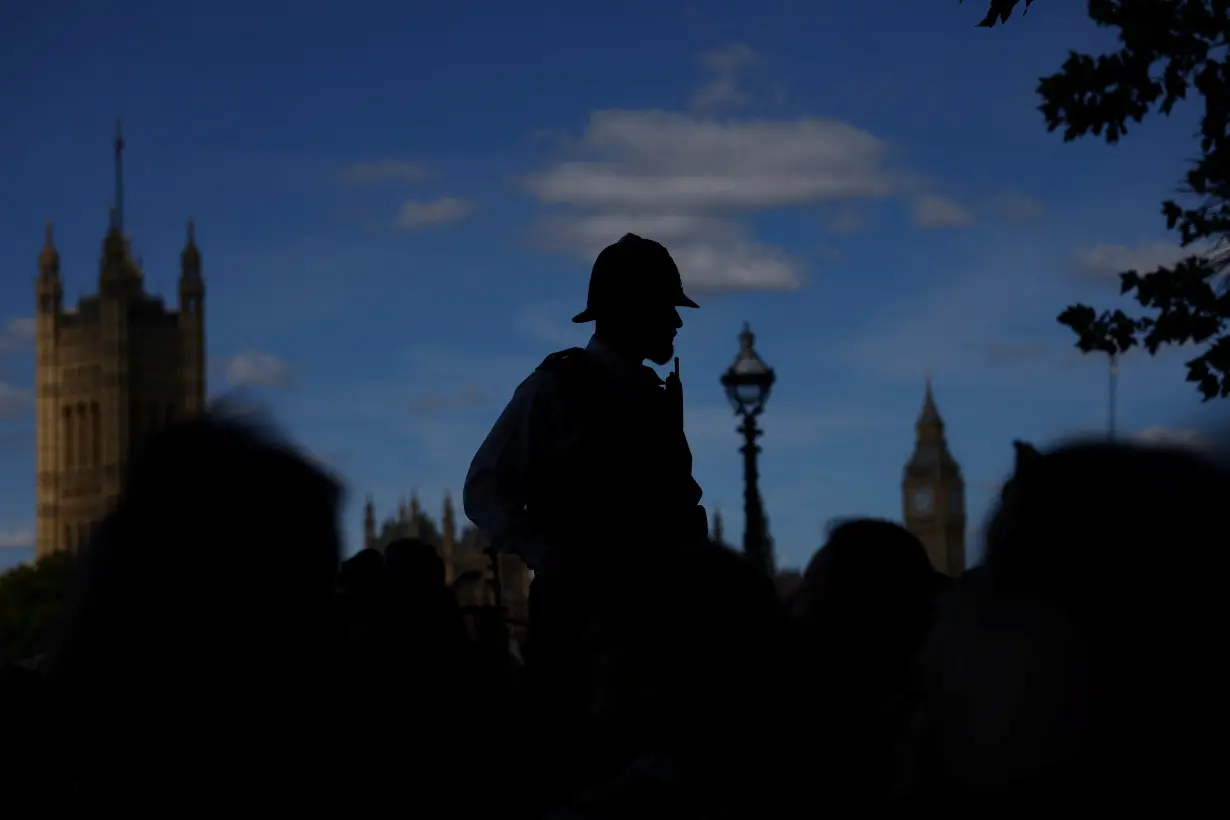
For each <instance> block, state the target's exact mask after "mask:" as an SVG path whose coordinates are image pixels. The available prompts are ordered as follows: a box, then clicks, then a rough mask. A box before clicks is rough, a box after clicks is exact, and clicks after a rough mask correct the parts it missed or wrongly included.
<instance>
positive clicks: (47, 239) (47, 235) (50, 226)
mask: <svg viewBox="0 0 1230 820" xmlns="http://www.w3.org/2000/svg"><path fill="white" fill-rule="evenodd" d="M43 230H44V234H43V242H44V243H46V244H47V245H49V246H50V245H54V244H55V223H53V222H52V221H51V220H50V219H48V220H47V224H46V225H44V226H43Z"/></svg>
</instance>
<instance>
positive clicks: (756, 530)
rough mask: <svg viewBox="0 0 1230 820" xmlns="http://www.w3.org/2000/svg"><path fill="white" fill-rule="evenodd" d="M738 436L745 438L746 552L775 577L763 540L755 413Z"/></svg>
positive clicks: (762, 509)
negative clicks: (741, 435)
mask: <svg viewBox="0 0 1230 820" xmlns="http://www.w3.org/2000/svg"><path fill="white" fill-rule="evenodd" d="M739 432H740V433H742V434H743V447H741V448H740V452H742V453H743V516H744V526H743V552H744V553H745V554H746V555H747V557H748V558H750V559H752V561H754V562H755V563H756V565H757V566H760V567H764V568H765V570H766V571H767V572H770V573H772V572H773V556H772V555H770V554H769V548H768V543H767V542H766V541H765V537H764V536H765V532H764V529H765V528H764V506H763V504H762V503H761V499H760V472H759V470H758V469H757V460H758V459H757V457H758V456H759V455H760V446H759V445H757V444H756V439H758V438H760V435H761V432H762V431H761V430H760V428H759V427H757V426H756V414H755V413H746V414H744V416H743V424H741V425H740V426H739Z"/></svg>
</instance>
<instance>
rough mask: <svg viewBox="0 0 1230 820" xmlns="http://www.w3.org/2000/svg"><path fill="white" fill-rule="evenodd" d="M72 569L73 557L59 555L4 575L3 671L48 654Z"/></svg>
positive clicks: (0, 592) (0, 608)
mask: <svg viewBox="0 0 1230 820" xmlns="http://www.w3.org/2000/svg"><path fill="white" fill-rule="evenodd" d="M72 566H73V556H72V554H71V553H68V552H56V553H52V554H51V555H48V556H45V557H43V558H40V559H39V560H38V562H36V563H34V564H23V565H21V566H19V567H15V568H13V569H11V570H8V571H7V572H5V573H3V574H0V669H4V668H7V667H8V666H10V665H11V664H14V663H17V662H19V661H23V660H27V659H29V658H33V657H35V656H37V655H40V654H42V653H43V652H45V651H46V650H47V647H48V644H49V643H50V641H51V639H52V637H53V634H54V630H55V629H56V628H57V627H58V626H59V623H60V618H61V616H62V615H63V611H64V598H65V594H66V591H67V588H68V581H69V573H70V572H71V570H72Z"/></svg>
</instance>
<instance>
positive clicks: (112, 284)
mask: <svg viewBox="0 0 1230 820" xmlns="http://www.w3.org/2000/svg"><path fill="white" fill-rule="evenodd" d="M123 146H124V142H123V139H122V137H121V135H120V134H119V132H118V129H117V133H116V139H115V204H114V205H113V207H112V208H111V221H110V225H109V227H108V229H107V233H106V236H105V237H104V238H103V242H102V255H101V258H100V260H99V275H98V293H97V294H95V295H92V296H86V297H83V298H81V299H80V300H79V301H78V303H77V306H76V308H65V307H64V284H63V280H62V279H61V278H60V254H59V251H57V250H56V246H55V241H54V236H53V234H52V224H51V223H50V222H48V223H47V234H46V238H45V239H44V242H43V249H42V252H41V253H40V254H39V257H38V279H37V283H36V285H35V295H36V302H35V304H36V316H37V318H36V343H35V356H36V361H35V386H36V391H37V397H36V411H35V412H36V422H35V424H36V429H37V433H36V439H37V445H36V446H37V450H36V468H35V473H36V477H35V481H36V491H35V494H36V503H37V508H36V516H35V520H36V527H35V549H36V554H37V555H38V556H39V557H42V556H44V555H47V554H49V553H51V552H54V551H56V550H64V549H68V550H73V549H76V548H78V547H79V546H81V545H82V544H83V543H84V542H85V541H86V539H87V538H88V537H89V534H90V532H91V530H92V529H93V527H94V524H95V522H97V521H99V520H100V519H102V518H103V516H104V515H106V513H107V511H108V509H109V507H110V506H111V505H112V504H113V503H114V502H115V500H116V498H118V496H119V494H120V492H121V489H122V482H123V478H124V475H125V472H126V470H127V466H128V459H129V453H130V452H131V451H132V449H133V448H134V447H138V446H140V445H141V443H142V442H143V441H144V440H145V439H146V438H147V437H148V436H149V435H150V434H151V433H153V432H155V431H157V430H158V429H160V428H162V427H163V426H165V425H166V424H167V423H168V422H170V421H172V420H173V419H175V418H177V417H183V416H187V415H191V414H195V413H199V412H201V411H202V410H203V408H204V404H205V284H204V280H203V279H202V278H201V252H200V250H199V249H198V248H197V246H196V241H195V238H194V236H193V226H192V223H191V222H189V223H188V238H187V243H186V245H185V246H184V249H183V253H182V254H181V255H180V279H179V309H178V310H169V309H167V308H166V307H165V306H164V305H163V302H162V299H161V297H157V296H152V295H149V294H147V293H146V292H145V287H144V277H143V273H142V270H141V266H140V264H139V263H137V262H134V261H133V257H132V249H131V247H130V244H129V238H128V235H127V234H126V233H125V232H124V211H123V201H124V198H123V166H122V160H123Z"/></svg>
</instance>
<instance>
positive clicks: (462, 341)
mask: <svg viewBox="0 0 1230 820" xmlns="http://www.w3.org/2000/svg"><path fill="white" fill-rule="evenodd" d="M1080 5H1081V4H1065V3H1058V2H1049V3H1041V4H1038V6H1037V7H1036V8H1035V9H1034V10H1032V11H1031V12H1030V14H1029V15H1028V16H1027V17H1024V18H1017V19H1014V20H1013V21H1012V22H1011V23H1010V24H1009V25H1008V26H1006V27H1004V28H1002V29H1001V28H997V29H995V30H992V31H987V30H982V29H975V28H974V23H975V22H976V21H977V19H979V18H980V16H981V13H982V11H983V9H982V8H980V6H979V4H977V3H975V4H973V5H969V4H966V5H964V6H962V5H958V3H957V2H956V0H929V2H925V3H923V2H909V3H907V2H904V0H900V1H899V2H892V3H870V2H866V0H861V1H860V0H829V2H807V3H804V2H798V0H761V2H756V3H750V2H746V3H734V2H726V3H669V2H654V3H648V2H640V0H631V1H630V2H622V3H619V4H614V5H611V4H606V5H594V6H590V5H586V4H574V3H561V2H521V3H517V4H504V3H495V2H491V1H490V0H487V1H486V2H469V3H449V4H446V3H443V2H429V1H428V0H423V1H422V2H418V3H413V4H411V3H391V2H389V3H378V2H363V0H352V2H350V3H347V4H345V6H344V7H343V6H339V5H332V4H323V3H311V2H298V3H295V4H291V3H275V2H266V3H250V2H249V3H243V4H240V3H237V2H230V0H220V2H214V3H210V4H207V5H192V4H189V5H187V6H185V5H183V4H167V3H154V2H124V1H123V0H119V1H117V2H111V3H105V4H101V3H100V4H91V3H85V2H46V3H41V4H38V5H37V6H28V7H25V8H16V7H14V8H12V9H8V10H6V11H5V12H4V15H5V19H4V20H3V23H2V24H0V104H3V110H4V112H5V116H4V117H3V118H2V120H0V146H3V150H2V151H0V334H2V335H0V544H4V545H6V547H7V548H5V549H3V550H0V564H9V563H12V562H14V561H18V560H24V559H25V558H27V557H29V554H30V552H29V550H28V549H23V548H22V547H23V545H24V544H27V543H28V542H29V539H30V535H29V534H30V531H31V530H32V526H33V470H34V455H33V447H32V441H33V418H32V415H31V413H30V412H29V409H30V406H29V401H28V399H29V394H28V392H27V391H28V390H29V388H30V387H31V386H32V379H33V360H32V351H31V349H30V347H29V335H28V329H29V323H28V317H30V316H31V314H32V310H33V293H32V287H33V280H34V276H35V273H36V267H35V259H36V257H37V254H38V251H39V247H40V245H41V242H42V235H43V222H44V221H45V220H47V219H52V220H54V221H55V224H56V237H57V244H58V246H59V249H60V253H61V256H62V260H63V264H62V270H63V275H64V277H65V280H66V287H67V291H68V298H69V301H70V302H74V301H75V299H76V297H77V296H78V295H80V294H83V293H86V292H90V291H92V290H93V289H94V283H95V281H96V277H97V258H98V256H97V254H98V248H99V243H100V241H101V239H102V236H103V231H104V229H105V227H106V219H107V208H108V205H109V203H110V200H111V195H112V190H111V187H112V186H111V173H112V168H111V137H112V129H113V128H114V121H115V119H116V117H117V116H118V117H122V118H123V119H124V123H125V132H126V138H127V146H128V148H127V152H126V169H127V173H126V179H127V189H126V199H127V216H126V225H127V228H128V230H129V232H130V234H131V235H132V239H133V246H134V251H135V252H136V253H137V254H139V255H140V256H141V257H143V259H144V263H145V268H146V275H147V280H148V285H149V287H150V288H151V289H154V290H157V291H159V292H162V293H165V294H168V295H171V294H173V292H174V287H175V280H176V276H177V265H178V254H179V250H180V248H181V247H182V244H183V240H184V223H185V222H186V220H188V219H194V220H195V221H196V226H197V240H198V243H199V245H200V247H201V249H202V251H203V254H204V260H205V276H206V281H207V286H208V296H207V302H206V310H207V322H208V349H209V355H210V380H211V382H210V387H211V392H213V393H215V394H219V393H225V392H228V391H231V390H234V389H236V386H235V385H236V384H239V385H241V388H240V389H242V391H243V392H244V393H245V394H246V395H249V396H250V397H251V398H253V399H255V400H257V401H260V402H262V403H263V404H265V405H266V406H267V407H268V408H269V409H270V410H271V411H272V412H273V414H274V415H275V417H276V418H277V419H278V420H280V421H281V422H282V424H283V425H284V426H285V428H286V429H287V431H288V432H289V433H290V434H291V435H292V436H293V437H294V438H295V439H297V440H298V441H299V442H300V443H302V444H303V445H304V446H305V447H306V448H308V449H309V450H311V451H312V452H313V453H314V454H315V455H316V456H317V457H318V458H320V459H321V460H323V461H325V462H326V463H328V464H330V465H331V466H332V467H333V468H334V469H335V470H336V471H337V472H338V473H339V474H340V475H341V476H343V477H344V478H345V480H346V482H347V486H348V488H349V501H348V507H347V511H346V528H347V537H348V539H349V540H350V543H351V546H352V547H353V545H354V542H355V541H357V540H358V536H359V532H360V525H359V520H360V516H361V506H362V502H363V499H364V497H365V496H366V495H367V494H368V493H371V494H372V495H374V497H375V500H376V504H377V506H378V509H379V511H381V512H390V511H391V510H392V509H393V507H394V506H395V505H396V503H397V500H398V497H399V496H402V495H408V494H409V493H410V492H411V491H415V490H417V492H418V495H419V497H420V498H421V500H422V503H423V504H424V506H425V507H427V508H428V509H431V510H436V509H438V508H439V505H440V503H441V500H442V498H443V494H444V493H445V491H446V490H452V492H453V494H454V496H455V497H456V496H457V495H459V493H460V488H461V484H462V480H463V478H464V475H465V470H466V467H467V465H468V463H469V459H470V456H471V455H472V453H473V451H474V449H475V448H476V447H477V445H478V444H479V442H480V441H481V439H482V437H483V436H484V435H485V433H486V431H487V429H488V428H489V426H490V424H491V422H492V421H493V420H494V419H495V417H496V415H497V414H498V413H499V410H500V409H501V407H502V405H503V402H504V401H505V400H506V398H507V396H508V395H509V394H510V393H511V391H512V389H513V388H514V387H515V386H516V384H517V383H518V381H519V380H520V379H522V378H523V377H524V376H525V375H526V374H527V373H528V372H529V371H530V370H531V369H532V368H533V367H534V366H535V365H536V364H537V362H538V361H539V360H541V358H542V357H543V356H544V355H545V354H546V353H549V352H551V351H552V350H556V349H559V348H561V347H566V346H571V345H574V344H583V343H584V342H585V340H586V338H587V336H586V333H587V326H574V325H571V324H570V323H569V322H568V319H569V317H570V316H571V315H572V314H573V313H574V312H575V311H576V310H578V309H579V308H580V306H581V305H582V304H583V302H584V297H585V287H586V277H587V275H588V270H589V264H590V263H591V262H592V258H593V255H594V253H595V252H596V251H597V250H598V249H599V248H601V247H602V246H603V245H605V244H607V243H608V242H610V241H613V240H614V239H616V238H618V237H619V236H620V235H621V234H623V233H624V232H626V231H629V230H632V231H636V232H638V233H642V234H644V235H646V236H649V237H652V238H656V239H659V240H660V241H662V242H664V243H665V244H666V245H667V246H668V247H669V248H670V249H671V250H672V252H673V253H674V255H675V257H676V259H677V260H678V262H679V264H680V266H681V268H682V270H683V275H684V279H685V282H686V284H687V287H688V289H689V291H690V292H691V293H692V295H693V296H695V297H696V298H697V300H698V301H700V302H701V303H702V308H701V310H699V311H688V312H687V315H686V316H685V317H684V318H685V321H686V323H687V324H686V326H685V328H684V330H683V332H682V334H681V339H680V343H679V355H680V357H681V359H682V366H681V370H682V375H683V378H684V384H685V390H686V397H687V424H688V429H689V434H690V437H691V440H692V444H693V450H694V451H695V455H696V474H697V478H698V480H699V481H700V482H701V484H702V485H703V486H704V488H705V503H706V504H707V506H708V507H709V508H710V510H711V511H712V510H713V509H714V508H720V509H721V510H723V512H724V513H725V518H726V522H727V530H728V532H732V533H737V532H739V531H740V529H741V526H742V514H741V511H740V505H741V480H742V479H741V473H740V469H741V468H740V459H739V455H738V452H737V447H738V441H737V439H736V436H735V431H734V427H735V419H734V418H733V417H732V415H731V412H730V410H729V408H728V407H727V405H726V404H725V400H724V397H723V395H722V392H721V388H720V386H719V384H718V377H719V375H720V373H721V372H722V370H723V369H724V368H725V367H726V366H727V365H728V364H729V363H730V361H731V360H732V359H733V357H734V355H735V353H736V352H737V348H738V342H737V334H738V331H739V329H740V327H741V325H742V323H743V322H744V321H748V322H750V323H751V326H752V328H753V330H755V331H756V332H757V346H758V349H759V350H760V352H761V354H762V356H763V357H764V358H765V359H766V360H767V361H768V362H769V364H771V365H773V366H774V367H775V368H776V369H777V372H778V375H779V380H778V387H777V389H776V392H775V393H774V395H773V397H772V399H771V400H770V403H769V406H768V409H767V411H766V415H765V418H764V427H765V428H766V431H767V432H766V436H765V438H764V440H763V443H764V447H765V452H764V455H763V458H762V474H763V489H764V494H765V502H766V506H767V510H768V513H769V517H770V524H771V527H772V530H773V533H774V535H775V537H776V539H777V544H778V550H779V553H781V554H782V556H783V563H785V564H787V565H800V564H802V563H803V562H805V561H806V559H807V558H808V557H809V555H810V553H811V552H812V551H813V550H814V549H815V548H816V547H817V546H818V545H819V543H820V541H821V539H822V534H823V527H824V524H825V522H826V521H828V520H829V519H831V518H833V517H835V516H843V515H853V514H869V515H880V516H889V517H896V516H897V515H899V513H900V504H901V501H900V490H899V482H900V478H901V468H902V465H903V463H904V462H905V459H906V458H907V457H908V455H909V452H910V450H911V447H912V444H913V422H914V418H915V416H916V414H917V412H918V410H919V407H920V403H921V400H922V392H923V381H924V377H925V374H926V373H927V372H928V371H930V372H932V373H933V378H934V386H935V395H936V399H937V401H938V404H939V408H940V411H941V413H942V414H943V415H944V417H945V419H946V421H947V423H948V426H949V434H950V442H951V445H952V449H953V451H954V453H955V455H956V457H957V459H958V460H959V461H960V462H961V464H962V466H963V468H964V472H965V476H966V480H967V484H968V497H969V503H970V517H971V529H975V527H976V525H977V523H979V522H980V520H981V518H982V516H983V515H984V514H985V512H986V510H987V509H988V506H989V504H990V503H991V500H992V498H993V494H994V491H995V489H996V486H997V484H998V482H999V481H1000V480H1001V479H1002V478H1003V476H1004V474H1005V473H1006V472H1007V471H1008V470H1009V468H1010V463H1011V452H1012V451H1011V446H1010V442H1011V440H1012V439H1013V438H1026V439H1031V440H1036V441H1048V440H1053V439H1055V438H1056V437H1059V436H1063V435H1067V434H1071V433H1075V432H1082V431H1089V430H1100V429H1103V428H1104V425H1105V418H1106V392H1107V391H1106V381H1107V380H1106V366H1105V362H1104V361H1095V360H1084V359H1082V358H1081V357H1080V356H1079V355H1078V354H1076V353H1075V352H1074V351H1072V350H1071V347H1070V344H1071V340H1070V338H1069V336H1068V335H1067V331H1066V330H1065V329H1063V328H1061V327H1059V326H1058V325H1057V324H1056V323H1055V321H1054V316H1055V314H1056V313H1057V312H1058V311H1059V310H1060V309H1062V308H1063V307H1064V306H1065V305H1066V304H1068V303H1069V302H1070V301H1073V300H1077V299H1081V300H1086V301H1094V302H1095V303H1097V304H1100V305H1109V304H1111V303H1112V302H1114V301H1115V300H1116V298H1117V296H1116V294H1117V281H1116V280H1115V278H1114V276H1113V273H1114V272H1115V270H1116V269H1121V268H1123V267H1127V266H1131V265H1133V264H1149V263H1155V262H1157V261H1168V260H1171V259H1174V258H1175V257H1177V256H1178V252H1177V250H1176V248H1175V244H1174V239H1173V238H1172V237H1170V236H1168V235H1167V234H1166V233H1165V232H1164V230H1163V228H1164V225H1163V224H1162V220H1161V218H1160V216H1159V215H1158V203H1159V202H1160V200H1161V199H1162V198H1164V197H1165V196H1167V195H1169V194H1170V192H1171V191H1172V190H1173V188H1174V185H1175V183H1176V182H1177V180H1178V179H1179V176H1180V174H1181V172H1182V170H1183V158H1184V157H1185V156H1187V155H1188V154H1190V152H1191V151H1192V150H1193V148H1192V145H1193V143H1192V142H1191V139H1190V135H1191V133H1192V131H1193V128H1194V123H1195V116H1196V112H1195V111H1194V110H1192V109H1191V108H1187V109H1184V110H1182V111H1180V112H1178V113H1176V115H1175V116H1174V117H1172V118H1171V119H1169V120H1161V121H1158V122H1154V123H1150V124H1147V125H1146V126H1144V127H1140V128H1138V129H1137V130H1135V131H1134V132H1133V133H1132V134H1131V135H1130V137H1129V138H1128V139H1127V141H1126V142H1124V143H1123V144H1121V145H1119V146H1116V147H1114V148H1108V147H1106V146H1105V145H1103V144H1100V143H1097V142H1088V143H1079V144H1071V145H1064V144H1063V143H1062V140H1061V138H1060V137H1059V136H1058V135H1054V134H1048V133H1046V130H1045V128H1044V126H1043V124H1042V121H1041V115H1040V114H1039V113H1038V112H1037V111H1036V105H1037V100H1036V98H1035V95H1034V88H1035V85H1036V79H1037V77H1039V76H1040V75H1043V74H1046V73H1050V72H1051V71H1053V70H1055V69H1056V68H1057V67H1058V66H1059V65H1060V63H1061V62H1062V60H1063V58H1064V56H1065V55H1066V52H1067V50H1068V49H1078V50H1101V49H1103V48H1105V47H1107V46H1109V45H1110V44H1111V41H1110V38H1109V36H1108V35H1107V33H1106V32H1101V31H1098V30H1096V29H1094V28H1093V26H1092V25H1090V24H1089V23H1088V22H1087V21H1086V20H1085V19H1084V18H1083V17H1082V16H1081V9H1080ZM1181 360H1182V352H1181V351H1180V352H1171V353H1170V354H1167V355H1164V356H1162V357H1159V359H1155V360H1149V359H1147V358H1144V357H1135V356H1132V357H1129V358H1128V359H1127V360H1126V361H1125V362H1124V364H1123V367H1122V372H1121V380H1120V397H1121V398H1120V405H1119V418H1120V424H1121V428H1122V429H1123V430H1124V431H1127V432H1141V431H1146V430H1151V429H1157V428H1169V429H1172V430H1186V429H1190V428H1193V427H1199V426H1200V424H1201V423H1202V422H1204V421H1207V420H1208V417H1209V412H1210V408H1207V407H1205V408H1201V407H1199V403H1198V400H1197V397H1196V395H1195V393H1194V391H1193V390H1192V389H1191V388H1190V387H1188V386H1187V385H1185V384H1184V383H1183V380H1182V367H1181V364H1180V362H1181ZM977 552H978V548H977V545H976V544H975V545H973V546H972V548H971V553H972V554H973V556H975V557H976V555H977Z"/></svg>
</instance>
